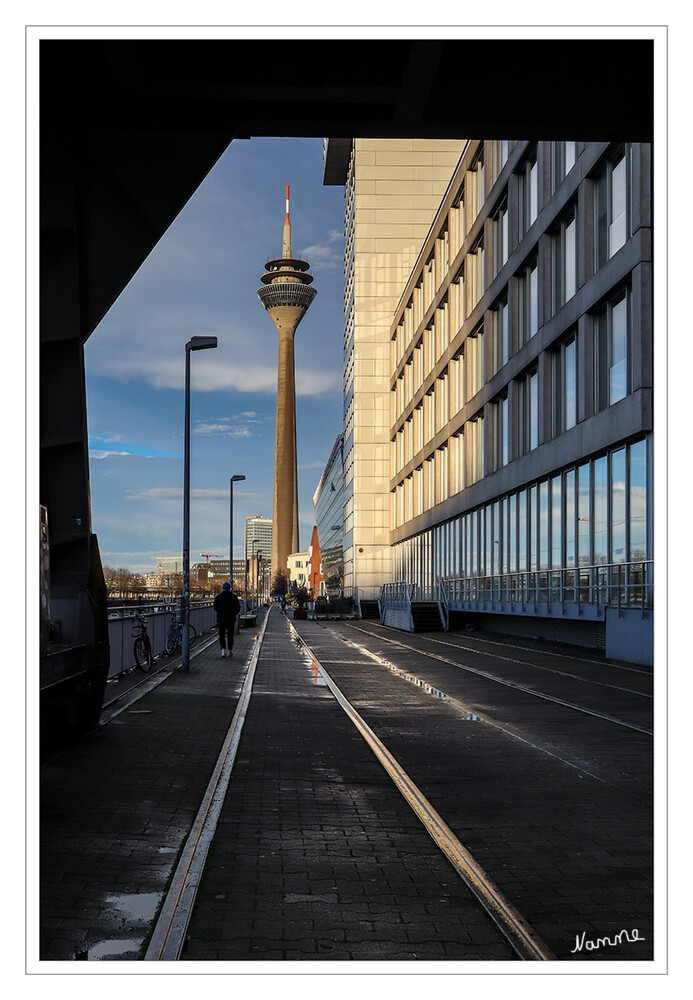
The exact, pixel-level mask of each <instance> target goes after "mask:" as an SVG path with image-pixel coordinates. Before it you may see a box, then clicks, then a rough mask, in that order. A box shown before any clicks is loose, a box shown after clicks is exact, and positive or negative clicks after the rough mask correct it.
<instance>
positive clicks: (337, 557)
mask: <svg viewBox="0 0 693 1000" xmlns="http://www.w3.org/2000/svg"><path fill="white" fill-rule="evenodd" d="M342 449H343V438H342V437H341V435H340V436H339V437H338V438H337V440H336V442H335V444H334V447H333V449H332V453H331V454H330V457H329V459H328V461H327V465H326V466H325V471H324V472H323V474H322V477H321V479H320V482H319V484H318V488H317V489H316V491H315V495H314V497H313V508H314V511H315V524H316V527H317V529H318V544H319V546H320V559H321V562H322V575H323V579H324V586H325V593H326V594H327V595H328V596H329V597H340V596H342V595H343V594H344V590H345V581H344V517H345V509H344V505H345V503H344V502H345V495H344V462H343V457H342Z"/></svg>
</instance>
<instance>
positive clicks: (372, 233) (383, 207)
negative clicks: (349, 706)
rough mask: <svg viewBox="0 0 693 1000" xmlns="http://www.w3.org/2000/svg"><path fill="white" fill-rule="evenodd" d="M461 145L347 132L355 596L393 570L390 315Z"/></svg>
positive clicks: (347, 346) (350, 559)
mask: <svg viewBox="0 0 693 1000" xmlns="http://www.w3.org/2000/svg"><path fill="white" fill-rule="evenodd" d="M464 146H465V143H464V142H463V141H461V140H429V139H396V140H395V139H354V140H353V141H352V143H351V151H350V156H349V160H348V162H347V161H346V158H345V160H344V173H343V175H342V183H344V184H345V331H344V406H345V413H344V466H345V506H344V533H345V538H344V550H345V580H344V583H345V590H347V591H349V589H350V588H352V587H356V588H358V592H359V595H360V596H361V597H362V598H369V597H377V595H378V593H379V590H380V586H381V584H383V583H386V582H388V581H390V580H391V579H392V576H391V572H392V566H391V549H390V511H389V493H390V465H389V463H390V431H391V414H390V374H391V362H390V337H391V325H392V317H393V314H394V310H395V308H396V306H397V303H398V302H399V299H400V296H401V294H402V291H403V289H404V286H405V284H406V282H407V279H408V278H409V275H410V274H411V271H412V268H413V267H414V265H415V263H416V260H417V258H418V255H419V252H420V250H421V247H422V245H423V242H424V240H425V238H426V236H427V235H428V232H429V229H430V226H431V222H432V221H433V218H434V216H435V214H436V211H437V209H438V206H439V205H440V201H441V198H442V197H443V194H444V193H445V190H446V188H447V186H448V184H449V182H450V178H451V177H452V175H453V172H454V170H455V167H456V166H457V163H458V161H459V159H460V156H461V154H462V151H463V149H464ZM329 147H330V140H328V142H327V144H326V158H327V157H328V156H329V155H330V148H329ZM347 152H348V151H347ZM340 155H343V152H342V153H341V154H340Z"/></svg>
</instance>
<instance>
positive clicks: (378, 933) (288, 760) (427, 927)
mask: <svg viewBox="0 0 693 1000" xmlns="http://www.w3.org/2000/svg"><path fill="white" fill-rule="evenodd" d="M189 935H190V939H189V943H188V946H187V950H186V952H185V954H184V959H186V960H221V961H229V960H248V959H262V960H265V961H270V960H287V959H288V960H304V961H306V960H307V961H319V960H325V959H332V960H356V961H366V960H374V959H389V960H400V961H401V960H413V959H420V960H440V959H466V960H487V959H488V960H497V959H505V960H512V959H513V958H514V957H515V956H514V953H513V952H512V951H511V950H510V948H509V947H508V945H507V944H506V943H505V941H504V940H503V938H502V937H501V935H500V932H499V931H498V929H497V928H496V926H495V924H493V923H492V922H491V920H490V918H489V917H488V916H487V915H486V913H485V912H484V911H483V910H482V909H481V907H480V906H479V904H478V903H477V902H476V901H475V900H474V899H473V897H472V895H471V893H470V891H469V890H468V889H467V888H466V886H465V885H464V883H463V882H462V880H461V879H460V878H459V876H458V875H457V874H456V873H455V872H454V870H453V869H452V867H451V866H450V864H449V863H448V862H447V861H446V860H445V859H444V857H443V855H442V854H441V853H440V852H439V851H438V849H437V848H436V847H435V845H434V844H433V841H432V840H431V838H430V837H429V836H428V834H427V833H426V832H425V831H424V830H423V828H422V827H421V825H420V824H419V822H418V820H417V819H416V818H415V816H414V814H413V813H412V811H411V810H410V809H409V807H408V806H407V805H406V803H405V802H404V800H403V798H402V797H401V795H400V794H399V792H398V791H397V790H396V789H395V787H394V785H393V784H392V783H391V781H390V779H389V778H388V777H387V775H386V774H385V772H384V770H383V769H382V767H381V765H380V764H379V763H378V762H377V760H376V758H375V756H374V755H373V753H372V752H371V751H370V750H369V748H368V747H367V745H366V744H365V742H364V741H363V739H362V738H361V737H360V736H359V735H358V733H357V731H356V729H355V728H354V726H353V725H352V723H351V722H350V721H349V719H348V718H347V716H346V715H345V714H344V712H343V711H342V709H341V708H340V707H339V706H338V704H337V702H336V701H335V700H334V698H333V697H332V695H331V694H330V692H329V690H328V689H327V687H325V686H324V685H323V684H321V683H320V682H319V680H318V677H317V671H316V670H315V669H314V668H313V667H312V666H311V663H310V660H309V659H307V658H306V656H305V655H304V653H302V651H301V650H300V649H299V648H298V647H297V646H296V645H295V644H294V643H293V642H292V641H291V639H290V637H289V631H288V624H287V621H286V619H285V618H283V617H282V616H281V615H280V614H279V612H278V611H277V610H276V609H273V611H272V614H271V617H270V621H269V623H268V627H267V631H266V633H265V640H264V643H263V646H262V652H261V654H260V659H259V662H258V668H257V674H256V678H255V683H254V686H253V696H252V699H251V702H250V708H249V711H248V716H247V719H246V722H245V727H244V730H243V736H242V738H241V743H240V747H239V753H238V757H237V759H236V764H235V766H234V771H233V775H232V778H231V784H230V787H229V791H228V793H227V796H226V800H225V804H224V807H223V809H222V813H221V817H220V820H219V824H218V826H217V835H216V837H215V840H214V843H213V845H212V848H211V851H210V855H209V858H208V861H207V866H206V868H205V874H204V876H203V880H202V884H201V887H200V890H199V892H198V896H197V902H196V905H195V909H194V912H193V918H192V921H191V925H190V928H189Z"/></svg>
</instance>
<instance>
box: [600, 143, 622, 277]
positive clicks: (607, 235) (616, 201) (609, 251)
mask: <svg viewBox="0 0 693 1000" xmlns="http://www.w3.org/2000/svg"><path fill="white" fill-rule="evenodd" d="M629 189H630V177H629V169H628V161H627V157H626V149H625V147H621V149H620V150H619V152H618V153H617V154H616V156H615V158H614V159H613V160H611V161H609V162H608V163H607V164H606V165H605V166H604V167H603V168H602V171H601V173H600V174H599V176H598V177H597V181H596V184H595V210H594V215H595V241H596V248H595V250H596V259H597V267H598V268H599V267H602V266H603V265H604V264H606V262H607V261H608V260H609V259H610V258H611V257H613V255H614V254H615V253H616V251H617V250H620V249H621V247H622V246H623V245H624V243H625V242H626V240H627V238H628V235H629V219H628V204H629V198H628V192H629Z"/></svg>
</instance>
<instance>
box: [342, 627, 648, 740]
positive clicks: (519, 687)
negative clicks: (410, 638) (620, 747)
mask: <svg viewBox="0 0 693 1000" xmlns="http://www.w3.org/2000/svg"><path fill="white" fill-rule="evenodd" d="M345 624H346V625H347V626H348V627H349V628H353V629H354V631H356V632H361V633H362V634H363V635H369V636H370V637H371V638H376V639H382V641H383V642H389V643H391V644H392V645H393V646H400V647H401V648H402V649H408V650H409V651H410V652H412V653H418V654H419V655H420V656H427V657H429V658H430V659H432V660H438V661H439V662H440V663H448V664H450V666H453V667H458V668H459V669H460V670H466V671H467V672H468V673H470V674H476V675H477V676H478V677H483V678H485V679H486V680H488V681H492V682H493V683H494V684H502V685H503V686H504V687H509V688H512V689H513V690H515V691H521V692H522V693H523V694H528V695H530V696H532V697H534V698H541V699H543V700H544V701H550V702H553V704H554V705H562V706H563V708H569V709H571V710H572V711H574V712H583V713H584V714H585V715H591V716H593V717H594V718H596V719H603V720H604V722H611V723H613V724H614V725H615V726H623V727H624V728H625V729H633V730H635V732H638V733H644V734H645V735H646V736H653V735H654V732H653V730H652V729H648V728H647V727H646V726H639V725H637V723H635V722H626V721H625V720H623V719H617V718H616V716H614V715H607V714H606V713H605V712H596V711H594V709H591V708H585V706H584V705H576V704H575V703H574V702H572V701H565V700H564V699H563V698H556V697H555V696H554V695H550V694H544V692H543V691H537V690H536V689H535V688H531V687H527V685H526V684H518V683H517V682H516V681H507V680H504V679H503V678H502V677H495V676H494V675H493V674H490V673H488V671H486V670H479V668H478V667H470V666H469V665H468V664H466V663H460V662H459V661H458V660H451V659H449V658H448V657H447V656H440V655H439V654H438V653H429V652H427V651H426V650H425V649H418V648H417V647H416V646H408V645H407V644H406V642H400V641H399V640H397V639H388V638H387V636H379V635H376V634H375V633H374V632H369V631H368V630H367V629H363V628H358V626H356V625H351V624H350V623H349V622H346V623H345ZM456 648H459V647H456Z"/></svg>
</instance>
